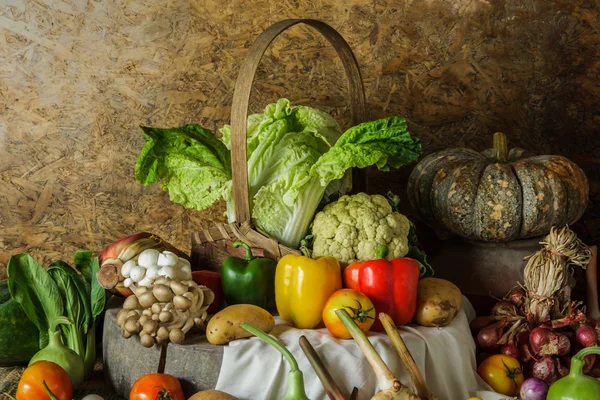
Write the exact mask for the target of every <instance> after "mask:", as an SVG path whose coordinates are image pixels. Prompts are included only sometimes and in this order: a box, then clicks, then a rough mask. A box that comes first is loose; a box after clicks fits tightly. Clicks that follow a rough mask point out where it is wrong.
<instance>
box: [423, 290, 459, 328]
mask: <svg viewBox="0 0 600 400" xmlns="http://www.w3.org/2000/svg"><path fill="white" fill-rule="evenodd" d="M462 302H463V297H462V293H461V292H460V289H459V288H458V287H456V285H455V284H454V283H452V282H450V281H447V280H445V279H439V278H424V279H421V280H420V281H419V286H418V288H417V311H416V313H415V318H414V320H415V322H416V323H417V324H419V325H423V326H446V325H448V324H449V323H450V322H452V320H453V319H454V317H456V314H458V312H459V311H460V309H461V308H462Z"/></svg>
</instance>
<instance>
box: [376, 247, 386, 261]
mask: <svg viewBox="0 0 600 400" xmlns="http://www.w3.org/2000/svg"><path fill="white" fill-rule="evenodd" d="M387 253H388V250H387V246H386V245H385V244H380V245H379V246H377V249H376V250H375V254H376V255H377V258H378V259H379V258H385V257H386V256H387Z"/></svg>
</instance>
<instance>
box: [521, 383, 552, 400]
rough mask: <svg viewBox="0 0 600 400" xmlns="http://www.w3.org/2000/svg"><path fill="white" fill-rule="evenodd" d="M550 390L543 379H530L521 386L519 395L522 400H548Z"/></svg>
mask: <svg viewBox="0 0 600 400" xmlns="http://www.w3.org/2000/svg"><path fill="white" fill-rule="evenodd" d="M548 389H549V386H548V384H547V383H546V382H544V381H542V380H541V379H537V378H529V379H525V381H524V382H523V384H522V385H521V390H520V392H519V395H520V396H521V400H546V395H547V394H548Z"/></svg>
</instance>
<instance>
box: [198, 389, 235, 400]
mask: <svg viewBox="0 0 600 400" xmlns="http://www.w3.org/2000/svg"><path fill="white" fill-rule="evenodd" d="M189 400H238V398H237V397H233V396H232V395H230V394H227V393H225V392H221V391H220V390H214V389H212V390H203V391H201V392H198V393H196V394H195V395H193V396H192V397H190V398H189Z"/></svg>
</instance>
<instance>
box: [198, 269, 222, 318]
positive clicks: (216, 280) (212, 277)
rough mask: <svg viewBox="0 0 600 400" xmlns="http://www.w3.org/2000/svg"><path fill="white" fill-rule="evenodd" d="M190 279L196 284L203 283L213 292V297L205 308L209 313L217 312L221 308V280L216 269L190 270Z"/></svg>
mask: <svg viewBox="0 0 600 400" xmlns="http://www.w3.org/2000/svg"><path fill="white" fill-rule="evenodd" d="M192 279H193V280H194V282H196V283H197V284H198V285H204V286H206V287H207V288H209V289H210V290H212V292H213V293H214V294H215V299H214V300H213V302H212V303H210V306H209V307H208V310H206V311H207V312H208V313H209V314H215V313H217V312H219V311H220V310H221V309H222V308H223V301H224V295H223V281H222V279H221V274H220V273H219V272H217V271H211V270H207V269H205V270H201V271H194V272H192Z"/></svg>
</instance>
